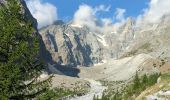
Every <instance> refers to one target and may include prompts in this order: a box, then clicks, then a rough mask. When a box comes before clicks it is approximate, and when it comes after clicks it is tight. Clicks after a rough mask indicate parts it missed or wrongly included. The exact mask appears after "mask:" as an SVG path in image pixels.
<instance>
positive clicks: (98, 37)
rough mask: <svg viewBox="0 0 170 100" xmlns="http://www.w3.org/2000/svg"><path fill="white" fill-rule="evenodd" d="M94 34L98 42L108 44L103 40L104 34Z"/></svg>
mask: <svg viewBox="0 0 170 100" xmlns="http://www.w3.org/2000/svg"><path fill="white" fill-rule="evenodd" d="M96 36H97V40H98V41H99V42H100V43H102V44H103V46H106V47H107V46H109V45H108V44H107V42H106V40H105V38H104V37H105V35H102V36H101V35H98V34H96Z"/></svg>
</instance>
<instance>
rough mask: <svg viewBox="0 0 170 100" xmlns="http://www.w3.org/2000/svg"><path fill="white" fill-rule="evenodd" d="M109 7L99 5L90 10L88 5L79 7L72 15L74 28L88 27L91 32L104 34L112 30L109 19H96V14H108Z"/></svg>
mask: <svg viewBox="0 0 170 100" xmlns="http://www.w3.org/2000/svg"><path fill="white" fill-rule="evenodd" d="M110 8H111V6H104V5H99V6H97V7H95V8H92V7H91V6H89V5H85V4H83V5H80V6H79V9H78V10H77V11H76V12H75V14H74V19H73V24H74V26H84V25H85V26H88V27H89V28H90V29H91V30H92V31H97V32H106V31H108V29H109V30H110V29H113V23H112V20H113V19H111V18H97V17H96V13H99V12H108V11H109V10H110Z"/></svg>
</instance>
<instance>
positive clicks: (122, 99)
mask: <svg viewBox="0 0 170 100" xmlns="http://www.w3.org/2000/svg"><path fill="white" fill-rule="evenodd" d="M159 76H160V74H158V73H155V74H152V75H149V76H147V75H146V74H145V75H143V76H141V77H140V78H139V76H138V73H136V75H135V77H134V80H133V81H132V83H131V84H129V85H127V86H126V87H124V88H122V89H121V90H117V91H115V90H113V91H109V92H106V93H104V94H103V97H102V99H101V100H132V99H133V98H135V97H137V96H138V95H139V94H140V93H141V92H142V91H144V90H145V89H146V88H147V87H150V86H152V85H154V84H155V83H156V82H157V79H158V77H159ZM94 100H100V99H98V98H96V97H95V98H94Z"/></svg>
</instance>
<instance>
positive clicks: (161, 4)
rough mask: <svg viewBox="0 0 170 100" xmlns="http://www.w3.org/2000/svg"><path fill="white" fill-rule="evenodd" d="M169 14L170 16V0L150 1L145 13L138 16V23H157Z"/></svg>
mask: <svg viewBox="0 0 170 100" xmlns="http://www.w3.org/2000/svg"><path fill="white" fill-rule="evenodd" d="M167 14H170V0H150V2H149V7H148V8H146V9H144V13H143V14H141V15H139V16H138V18H137V22H138V23H141V22H150V23H155V22H158V21H160V18H162V17H163V16H164V15H167Z"/></svg>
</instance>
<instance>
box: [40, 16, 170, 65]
mask: <svg viewBox="0 0 170 100" xmlns="http://www.w3.org/2000/svg"><path fill="white" fill-rule="evenodd" d="M169 22H170V20H169V17H168V16H164V17H163V18H162V19H161V21H160V22H158V23H147V22H144V23H143V24H142V26H140V27H137V25H135V21H134V20H133V19H132V18H129V19H128V20H127V22H126V23H124V24H122V25H121V26H120V27H119V28H118V29H117V30H116V31H112V32H108V33H96V32H93V31H91V30H90V29H89V28H88V27H86V26H75V25H72V24H71V23H69V24H65V23H63V22H62V21H56V22H55V23H54V24H53V25H50V26H48V27H45V28H42V29H41V30H40V34H41V36H42V38H43V41H44V43H45V46H46V48H47V50H48V51H49V52H50V53H51V55H52V59H53V61H54V62H57V63H59V64H63V65H69V66H70V65H71V66H77V65H83V66H91V65H93V64H96V63H102V62H105V61H106V60H108V59H117V58H122V57H127V56H133V55H136V54H140V53H147V54H148V53H151V54H153V52H154V51H156V50H160V49H161V48H163V47H162V46H164V47H165V48H169V46H168V40H169V39H168V37H169V31H170V29H169V26H170V24H169ZM165 38H167V39H166V40H165ZM162 52H163V51H162ZM153 55H155V54H153Z"/></svg>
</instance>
